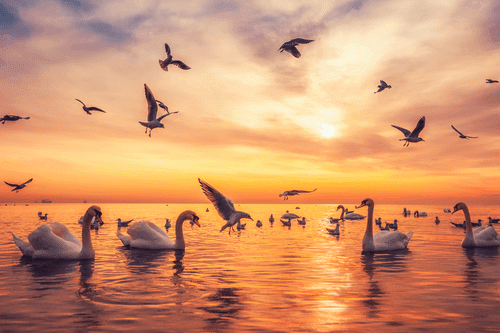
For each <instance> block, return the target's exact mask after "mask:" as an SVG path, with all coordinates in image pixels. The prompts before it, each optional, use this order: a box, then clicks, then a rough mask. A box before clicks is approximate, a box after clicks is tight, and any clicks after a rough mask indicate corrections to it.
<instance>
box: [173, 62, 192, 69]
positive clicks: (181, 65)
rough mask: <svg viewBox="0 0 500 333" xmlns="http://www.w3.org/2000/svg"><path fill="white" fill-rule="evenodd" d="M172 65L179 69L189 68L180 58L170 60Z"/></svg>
mask: <svg viewBox="0 0 500 333" xmlns="http://www.w3.org/2000/svg"><path fill="white" fill-rule="evenodd" d="M170 63H171V64H172V65H175V66H177V67H179V68H181V69H184V70H188V69H191V67H189V66H188V65H186V64H185V63H183V62H182V61H180V60H172V61H171V62H170Z"/></svg>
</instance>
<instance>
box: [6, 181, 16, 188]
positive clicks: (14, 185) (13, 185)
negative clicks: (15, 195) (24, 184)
mask: <svg viewBox="0 0 500 333" xmlns="http://www.w3.org/2000/svg"><path fill="white" fill-rule="evenodd" d="M4 183H5V184H7V185H9V186H12V187H17V184H11V183H7V182H4Z"/></svg>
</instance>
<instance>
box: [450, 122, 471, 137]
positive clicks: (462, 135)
mask: <svg viewBox="0 0 500 333" xmlns="http://www.w3.org/2000/svg"><path fill="white" fill-rule="evenodd" d="M451 128H453V129H454V130H455V132H457V133H458V134H460V138H462V139H467V140H469V138H471V139H477V136H468V135H464V134H462V133H461V132H460V131H459V130H457V129H456V128H455V126H453V125H451Z"/></svg>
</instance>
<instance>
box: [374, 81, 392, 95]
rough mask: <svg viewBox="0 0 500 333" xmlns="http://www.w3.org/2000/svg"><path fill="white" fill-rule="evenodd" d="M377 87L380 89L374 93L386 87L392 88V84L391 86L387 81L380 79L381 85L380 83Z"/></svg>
mask: <svg viewBox="0 0 500 333" xmlns="http://www.w3.org/2000/svg"><path fill="white" fill-rule="evenodd" d="M377 87H378V90H377V91H375V92H374V94H376V93H379V92H381V91H382V90H384V89H386V88H387V89H391V88H392V86H390V85H388V84H387V83H385V81H384V80H380V85H379V86H377Z"/></svg>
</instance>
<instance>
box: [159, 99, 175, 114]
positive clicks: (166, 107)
mask: <svg viewBox="0 0 500 333" xmlns="http://www.w3.org/2000/svg"><path fill="white" fill-rule="evenodd" d="M156 102H157V103H158V106H159V107H161V108H162V109H163V110H165V111H167V114H166V115H167V116H169V115H171V114H174V113H179V111H175V112H169V111H168V106H166V105H165V104H163V103H162V102H161V101H159V100H156Z"/></svg>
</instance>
